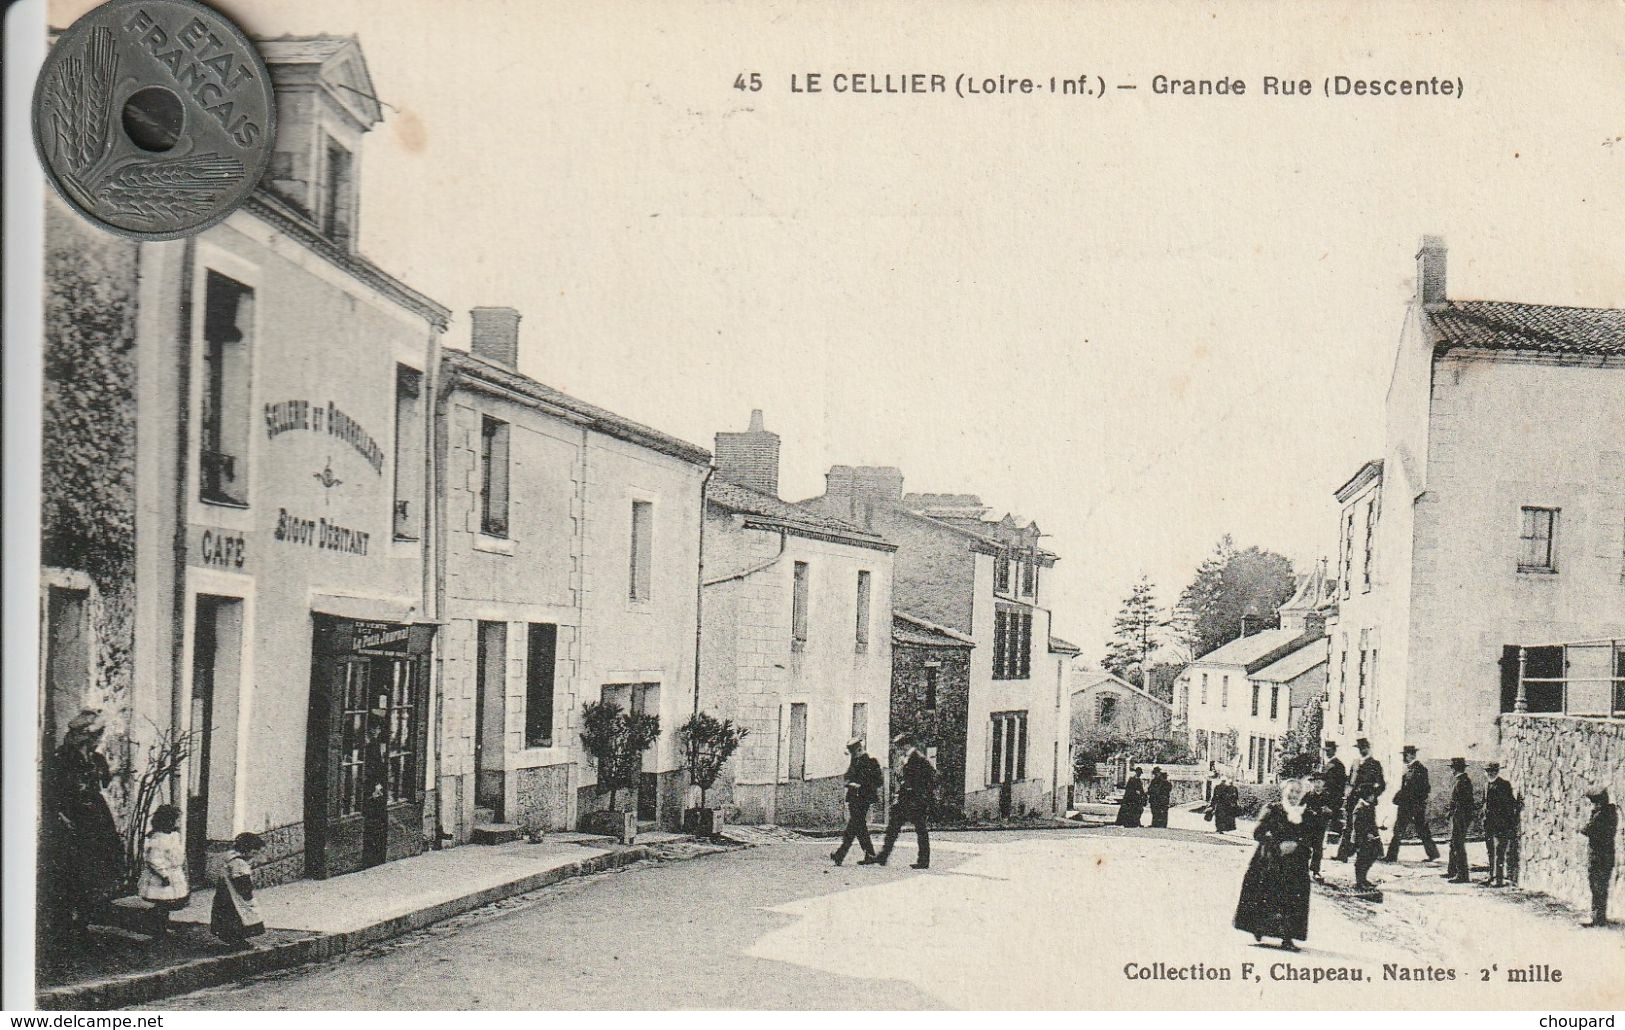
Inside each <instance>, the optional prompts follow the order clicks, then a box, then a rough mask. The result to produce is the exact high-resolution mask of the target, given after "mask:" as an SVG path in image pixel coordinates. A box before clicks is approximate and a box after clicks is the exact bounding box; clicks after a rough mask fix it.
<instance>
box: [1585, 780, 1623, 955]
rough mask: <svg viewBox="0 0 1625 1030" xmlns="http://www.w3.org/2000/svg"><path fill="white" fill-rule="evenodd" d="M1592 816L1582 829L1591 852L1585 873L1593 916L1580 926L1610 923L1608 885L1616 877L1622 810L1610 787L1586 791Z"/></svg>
mask: <svg viewBox="0 0 1625 1030" xmlns="http://www.w3.org/2000/svg"><path fill="white" fill-rule="evenodd" d="M1586 797H1587V798H1589V799H1590V800H1591V818H1590V819H1589V820H1587V822H1586V824H1585V828H1584V829H1582V830H1581V831H1580V833H1581V835H1582V836H1584V837H1585V839H1586V841H1587V843H1588V845H1589V847H1590V855H1589V856H1588V859H1587V863H1586V873H1587V875H1588V876H1589V878H1590V880H1591V918H1590V919H1588V920H1586V921H1585V922H1583V923H1581V924H1580V925H1581V926H1607V925H1608V884H1609V881H1611V880H1612V879H1613V878H1614V838H1615V837H1616V836H1617V835H1618V834H1619V809H1618V808H1617V807H1615V806H1614V804H1613V803H1612V802H1611V801H1609V800H1608V788H1606V787H1598V788H1597V789H1596V790H1592V791H1587V792H1586Z"/></svg>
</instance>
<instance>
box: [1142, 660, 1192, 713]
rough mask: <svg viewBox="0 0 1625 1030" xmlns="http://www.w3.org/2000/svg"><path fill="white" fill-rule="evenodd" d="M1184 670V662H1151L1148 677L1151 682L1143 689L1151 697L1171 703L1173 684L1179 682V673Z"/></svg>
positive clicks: (1172, 700)
mask: <svg viewBox="0 0 1625 1030" xmlns="http://www.w3.org/2000/svg"><path fill="white" fill-rule="evenodd" d="M1184 671H1185V663H1184V662H1153V663H1152V665H1151V675H1150V677H1149V678H1150V680H1151V682H1150V683H1149V684H1147V686H1146V688H1145V689H1146V690H1147V691H1149V692H1150V693H1151V696H1152V697H1155V698H1157V699H1158V700H1161V701H1166V702H1168V703H1169V704H1173V703H1174V684H1176V683H1178V682H1179V675H1180V673H1182V672H1184Z"/></svg>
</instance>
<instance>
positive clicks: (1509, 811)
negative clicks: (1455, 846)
mask: <svg viewBox="0 0 1625 1030" xmlns="http://www.w3.org/2000/svg"><path fill="white" fill-rule="evenodd" d="M1484 771H1485V772H1486V773H1488V774H1489V777H1490V782H1489V783H1487V784H1485V785H1484V846H1485V848H1486V849H1487V850H1488V851H1489V860H1490V875H1489V878H1488V879H1487V880H1485V881H1484V886H1486V887H1505V886H1506V885H1507V851H1508V850H1509V849H1510V847H1511V845H1512V838H1513V837H1514V836H1515V835H1516V834H1517V832H1518V801H1517V799H1516V798H1514V797H1513V796H1512V784H1510V783H1508V782H1507V781H1506V780H1505V779H1504V778H1502V776H1501V763H1500V762H1491V763H1489V764H1488V765H1486V766H1485V767H1484Z"/></svg>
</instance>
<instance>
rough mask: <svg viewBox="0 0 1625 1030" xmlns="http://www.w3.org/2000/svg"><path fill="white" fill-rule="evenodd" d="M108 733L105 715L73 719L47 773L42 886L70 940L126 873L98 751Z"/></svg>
mask: <svg viewBox="0 0 1625 1030" xmlns="http://www.w3.org/2000/svg"><path fill="white" fill-rule="evenodd" d="M103 730H104V727H103V726H102V722H101V713H100V712H96V711H93V710H91V709H86V710H84V711H83V712H80V713H79V714H78V715H76V716H74V717H73V719H72V720H71V721H70V722H69V723H68V731H67V735H66V736H65V737H64V738H63V740H62V745H61V746H60V747H58V748H57V749H56V752H55V753H54V754H53V755H52V756H51V758H50V760H49V762H48V764H47V766H46V770H45V778H44V779H45V782H44V792H45V806H44V808H45V825H44V826H43V827H41V831H42V832H41V838H42V841H43V843H44V851H45V859H46V861H45V868H43V869H41V870H40V872H41V874H42V877H43V879H44V883H43V884H42V885H41V887H42V889H43V891H44V892H45V893H46V894H47V895H48V896H49V897H50V899H51V905H50V908H51V909H52V914H51V915H52V921H53V923H55V924H56V925H55V926H54V927H53V929H54V930H55V931H56V932H57V934H58V935H59V936H60V937H65V938H68V939H70V940H71V939H78V938H81V937H82V936H83V935H84V933H85V930H86V928H87V927H88V925H89V924H90V921H91V920H92V919H95V918H97V917H99V916H100V915H101V914H102V911H103V909H105V908H106V906H107V903H108V902H109V901H110V900H111V899H112V898H113V896H114V895H115V894H116V893H117V892H118V887H119V881H120V880H121V878H122V874H123V867H124V841H123V838H122V837H120V836H119V832H118V827H117V826H116V825H115V824H114V822H113V810H112V809H111V808H109V807H108V804H107V798H106V797H104V796H103V795H102V791H103V789H105V788H106V787H107V786H108V785H109V784H111V783H112V782H113V774H112V771H111V770H110V769H109V768H108V765H107V759H106V758H105V757H104V756H103V755H102V753H101V751H100V750H99V747H100V744H101V738H102V733H103Z"/></svg>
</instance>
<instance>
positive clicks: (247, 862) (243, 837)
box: [209, 833, 265, 948]
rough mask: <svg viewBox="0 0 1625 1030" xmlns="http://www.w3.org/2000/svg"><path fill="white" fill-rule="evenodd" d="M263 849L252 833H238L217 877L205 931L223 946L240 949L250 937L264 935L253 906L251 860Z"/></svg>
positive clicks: (256, 908)
mask: <svg viewBox="0 0 1625 1030" xmlns="http://www.w3.org/2000/svg"><path fill="white" fill-rule="evenodd" d="M264 848H265V841H263V840H261V839H260V836H259V834H256V833H239V834H238V835H237V838H236V840H234V841H232V852H231V857H230V858H229V859H227V860H226V868H225V869H224V870H223V871H222V872H221V874H220V886H219V887H217V888H216V889H215V892H214V908H213V909H212V910H211V911H210V913H209V929H210V930H211V931H212V932H213V933H214V935H215V936H216V937H219V938H220V939H221V940H223V941H225V942H226V943H227V944H231V945H234V946H235V947H239V948H243V947H247V946H248V939H249V938H250V937H258V936H259V935H260V934H262V933H264V932H265V920H264V919H263V918H262V917H261V916H260V910H259V908H258V906H256V905H255V904H254V857H255V856H256V855H258V854H259V853H260V852H261V851H262V850H263V849H264Z"/></svg>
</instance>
